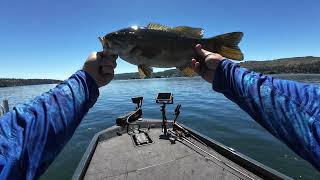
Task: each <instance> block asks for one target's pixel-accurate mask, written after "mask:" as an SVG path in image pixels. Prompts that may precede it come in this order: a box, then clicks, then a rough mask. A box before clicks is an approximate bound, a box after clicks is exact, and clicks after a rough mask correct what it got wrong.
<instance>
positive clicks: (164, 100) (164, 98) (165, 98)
mask: <svg viewBox="0 0 320 180" xmlns="http://www.w3.org/2000/svg"><path fill="white" fill-rule="evenodd" d="M156 103H158V104H161V109H160V111H161V113H162V130H163V133H164V135H167V116H166V104H173V96H172V94H171V93H158V95H157V98H156Z"/></svg>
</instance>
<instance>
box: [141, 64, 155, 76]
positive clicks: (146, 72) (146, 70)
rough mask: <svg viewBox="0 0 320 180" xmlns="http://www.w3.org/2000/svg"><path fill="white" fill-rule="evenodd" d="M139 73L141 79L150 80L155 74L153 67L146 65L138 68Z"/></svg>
mask: <svg viewBox="0 0 320 180" xmlns="http://www.w3.org/2000/svg"><path fill="white" fill-rule="evenodd" d="M138 71H139V75H140V78H141V79H144V78H150V77H151V75H152V72H153V70H152V67H150V66H147V65H144V64H140V65H139V66H138Z"/></svg>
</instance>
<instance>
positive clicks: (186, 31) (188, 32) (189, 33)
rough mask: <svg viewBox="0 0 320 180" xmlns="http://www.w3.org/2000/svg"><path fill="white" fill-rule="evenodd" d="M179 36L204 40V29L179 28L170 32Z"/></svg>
mask: <svg viewBox="0 0 320 180" xmlns="http://www.w3.org/2000/svg"><path fill="white" fill-rule="evenodd" d="M170 31H172V32H175V33H177V34H179V35H182V36H186V37H191V38H202V37H203V29H202V28H194V27H189V26H177V27H175V28H172V30H170Z"/></svg>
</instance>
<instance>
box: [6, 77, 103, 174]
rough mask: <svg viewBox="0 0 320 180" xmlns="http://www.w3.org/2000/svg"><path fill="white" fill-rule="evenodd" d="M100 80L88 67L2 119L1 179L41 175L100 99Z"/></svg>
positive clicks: (17, 107) (16, 108)
mask: <svg viewBox="0 0 320 180" xmlns="http://www.w3.org/2000/svg"><path fill="white" fill-rule="evenodd" d="M98 96H99V90H98V87H97V85H96V82H95V81H94V80H93V79H92V78H91V77H90V76H89V75H88V74H87V73H86V72H84V71H78V72H76V73H75V74H74V75H72V76H71V77H70V78H69V79H68V80H66V81H64V82H63V83H61V84H59V85H57V86H56V87H55V88H53V89H52V90H50V91H49V92H47V93H44V94H42V95H41V96H38V97H36V98H35V99H34V100H33V101H32V102H30V103H27V104H23V105H19V106H16V107H15V108H14V109H13V110H12V111H10V112H9V113H7V114H5V115H4V116H3V117H1V119H0V179H37V178H38V177H39V176H40V175H41V174H42V173H43V172H44V171H45V170H46V169H47V168H48V166H49V165H50V164H51V162H52V161H53V160H54V158H55V157H56V156H57V155H58V153H59V152H60V151H61V150H62V148H63V147H64V145H65V144H66V143H67V142H68V140H69V139H70V138H71V136H72V135H73V133H74V131H75V129H76V128H77V126H78V125H79V123H80V122H81V120H82V118H83V116H84V115H85V114H86V113H87V112H88V110H89V108H91V107H92V106H93V105H94V103H95V102H96V100H97V98H98Z"/></svg>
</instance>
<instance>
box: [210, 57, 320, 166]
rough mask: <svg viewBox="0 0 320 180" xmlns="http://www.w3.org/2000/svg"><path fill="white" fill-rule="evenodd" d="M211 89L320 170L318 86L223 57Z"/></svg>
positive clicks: (319, 88)
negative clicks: (272, 74)
mask: <svg viewBox="0 0 320 180" xmlns="http://www.w3.org/2000/svg"><path fill="white" fill-rule="evenodd" d="M213 89H214V90H215V91H218V92H221V93H223V94H224V95H225V96H226V97H227V98H229V99H230V100H232V101H233V102H235V103H236V104H238V105H239V106H240V107H241V108H242V109H243V110H244V111H246V112H247V113H248V114H249V115H250V116H251V117H252V118H253V119H254V120H255V121H256V122H258V123H259V124H260V125H261V126H263V127H264V128H265V129H267V130H268V131H269V132H270V133H271V134H273V135H274V136H275V137H277V138H278V139H280V140H281V141H283V142H284V143H286V144H287V145H288V146H289V147H290V148H291V149H292V150H293V151H295V152H296V153H297V154H298V155H300V156H301V157H302V158H304V159H306V160H308V161H309V162H310V163H311V164H313V166H315V167H316V168H317V169H318V170H320V144H319V143H320V86H317V85H315V84H306V83H299V82H295V81H288V80H280V79H275V78H273V77H271V76H267V75H263V74H260V73H255V72H253V71H249V70H248V69H245V68H241V67H239V66H238V65H237V64H235V63H233V62H231V61H229V60H224V61H222V62H220V64H219V65H218V67H217V70H216V73H215V78H214V80H213Z"/></svg>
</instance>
